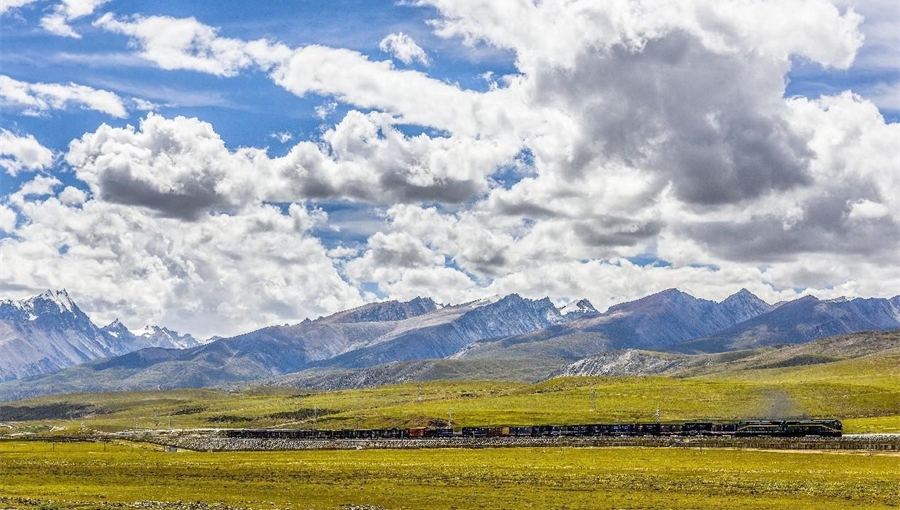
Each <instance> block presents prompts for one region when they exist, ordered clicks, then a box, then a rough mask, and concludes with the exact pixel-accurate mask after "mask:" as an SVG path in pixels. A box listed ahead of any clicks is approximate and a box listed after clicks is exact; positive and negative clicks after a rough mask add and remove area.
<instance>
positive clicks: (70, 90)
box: [0, 75, 128, 118]
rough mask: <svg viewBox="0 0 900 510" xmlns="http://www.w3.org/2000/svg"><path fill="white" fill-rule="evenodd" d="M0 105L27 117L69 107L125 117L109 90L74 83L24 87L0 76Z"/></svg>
mask: <svg viewBox="0 0 900 510" xmlns="http://www.w3.org/2000/svg"><path fill="white" fill-rule="evenodd" d="M0 103H2V104H3V105H8V106H12V107H15V108H22V109H23V110H24V113H25V114H26V115H46V114H48V113H49V112H50V111H51V110H64V109H66V108H68V107H69V106H71V105H76V106H80V107H81V108H83V109H87V110H96V111H98V112H103V113H106V114H108V115H111V116H113V117H118V118H124V117H127V116H128V112H127V111H126V108H125V104H124V102H123V101H122V98H120V97H119V96H117V95H116V94H115V93H113V92H110V91H108V90H101V89H95V88H92V87H88V86H85V85H78V84H75V83H66V84H60V83H27V82H23V81H19V80H16V79H13V78H10V77H9V76H5V75H0Z"/></svg>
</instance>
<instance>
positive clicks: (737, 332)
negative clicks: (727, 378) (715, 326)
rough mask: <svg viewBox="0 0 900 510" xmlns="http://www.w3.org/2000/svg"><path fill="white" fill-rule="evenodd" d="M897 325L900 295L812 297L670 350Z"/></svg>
mask: <svg viewBox="0 0 900 510" xmlns="http://www.w3.org/2000/svg"><path fill="white" fill-rule="evenodd" d="M898 328H900V296H896V297H893V298H891V299H863V298H858V299H835V300H829V301H820V300H818V299H816V298H815V297H812V296H807V297H804V298H800V299H798V300H796V301H791V302H788V303H785V304H783V305H781V306H779V307H778V308H776V309H775V310H772V311H771V312H769V313H767V314H764V315H759V316H756V317H753V318H750V319H748V320H746V321H743V322H740V323H738V324H735V325H734V326H732V327H730V328H726V329H723V330H721V331H718V332H716V333H713V334H710V335H706V336H704V337H702V338H696V339H693V340H689V341H686V342H682V343H680V344H678V345H675V346H672V347H671V348H670V349H669V350H672V351H677V352H684V353H698V352H724V351H733V350H737V349H751V348H754V347H761V346H766V345H779V344H797V343H804V342H809V341H810V340H814V339H816V338H822V337H826V336H832V335H841V334H847V333H855V332H858V331H867V330H892V329H898Z"/></svg>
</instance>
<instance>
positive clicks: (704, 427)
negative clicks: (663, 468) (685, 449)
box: [223, 420, 843, 439]
mask: <svg viewBox="0 0 900 510" xmlns="http://www.w3.org/2000/svg"><path fill="white" fill-rule="evenodd" d="M223 432H224V434H225V436H226V437H230V438H245V439H250V438H252V439H434V438H453V437H481V438H484V437H638V436H688V437H690V436H726V437H804V436H818V437H841V434H842V432H843V425H842V424H841V422H840V420H750V421H739V422H726V423H721V422H684V423H602V424H589V425H524V426H503V427H494V426H492V427H462V428H461V429H459V430H458V431H457V430H454V429H453V428H449V427H446V428H441V427H437V428H435V427H414V428H408V429H407V428H387V429H336V430H330V429H318V430H316V429H228V430H225V431H223Z"/></svg>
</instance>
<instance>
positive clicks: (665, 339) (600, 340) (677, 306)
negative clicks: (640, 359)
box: [461, 289, 772, 359]
mask: <svg viewBox="0 0 900 510" xmlns="http://www.w3.org/2000/svg"><path fill="white" fill-rule="evenodd" d="M771 310H772V306H771V305H769V304H767V303H765V302H764V301H762V300H761V299H759V298H758V297H756V296H754V295H753V294H751V293H750V292H748V291H746V290H741V291H740V292H738V293H736V294H734V295H732V296H730V297H728V298H727V299H725V300H724V301H722V302H721V303H716V302H714V301H708V300H705V299H697V298H695V297H693V296H690V295H688V294H685V293H684V292H681V291H679V290H677V289H669V290H665V291H663V292H660V293H657V294H653V295H651V296H647V297H645V298H642V299H638V300H636V301H631V302H628V303H622V304H620V305H616V306H613V307H611V308H610V309H609V310H607V311H606V312H605V313H602V314H589V315H585V316H582V317H578V318H576V319H574V320H572V321H570V322H566V323H564V324H559V325H555V326H553V327H550V328H546V329H542V330H539V331H534V332H529V333H526V334H523V335H519V336H515V337H509V338H503V339H499V340H496V341H483V342H479V343H478V344H476V345H473V346H472V347H471V348H469V349H468V350H466V351H465V352H464V353H462V354H461V356H463V357H475V358H496V357H501V358H508V357H519V356H525V357H530V356H555V357H562V358H569V359H578V358H583V357H585V356H588V355H590V354H593V353H597V352H601V351H609V350H617V349H652V350H662V349H665V348H667V347H669V346H671V345H675V344H677V343H680V342H683V341H685V340H689V339H692V338H697V337H702V336H705V335H709V334H710V333H714V332H716V331H720V330H723V329H726V328H729V327H731V326H734V325H735V324H738V323H739V322H741V321H744V320H747V319H749V318H752V317H757V316H759V315H762V314H766V313H767V312H769V311H771Z"/></svg>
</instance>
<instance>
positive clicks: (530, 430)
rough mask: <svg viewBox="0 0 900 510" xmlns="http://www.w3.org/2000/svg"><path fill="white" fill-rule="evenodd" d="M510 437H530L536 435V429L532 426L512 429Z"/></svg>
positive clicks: (510, 429)
mask: <svg viewBox="0 0 900 510" xmlns="http://www.w3.org/2000/svg"><path fill="white" fill-rule="evenodd" d="M509 435H511V436H516V437H530V436H533V435H535V433H534V427H532V426H530V425H529V426H527V427H510V428H509Z"/></svg>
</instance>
